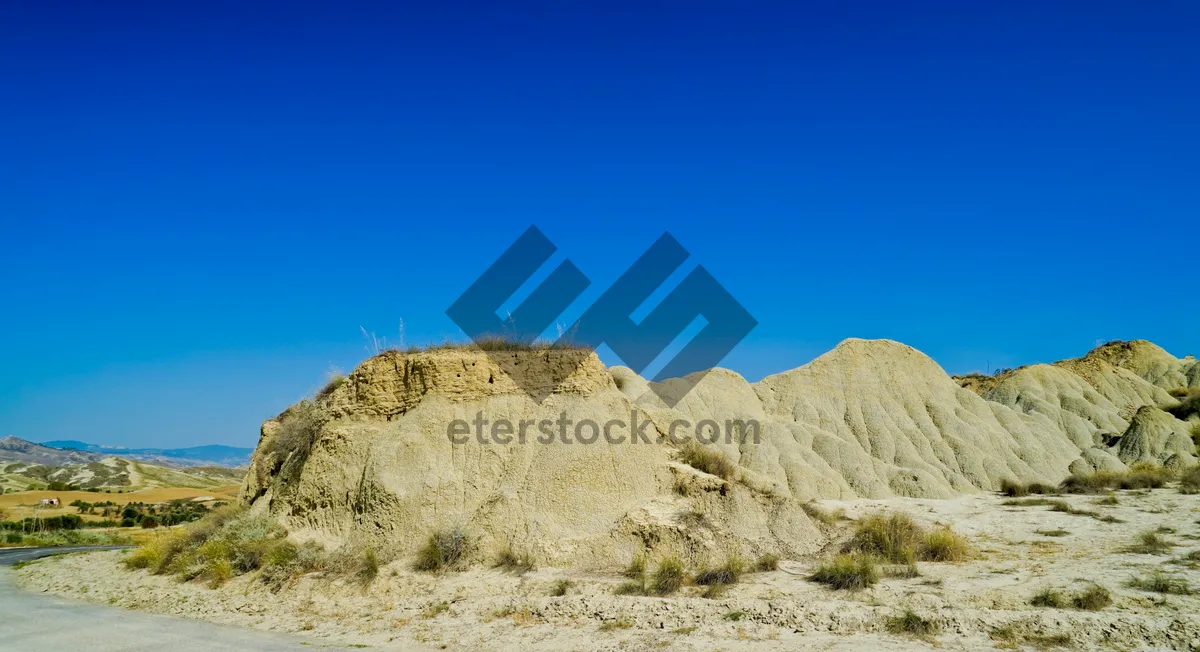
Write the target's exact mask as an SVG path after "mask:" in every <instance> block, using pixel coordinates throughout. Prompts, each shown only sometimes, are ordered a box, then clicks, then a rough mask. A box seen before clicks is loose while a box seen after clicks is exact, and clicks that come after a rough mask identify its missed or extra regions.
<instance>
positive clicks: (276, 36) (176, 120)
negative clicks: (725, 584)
mask: <svg viewBox="0 0 1200 652" xmlns="http://www.w3.org/2000/svg"><path fill="white" fill-rule="evenodd" d="M177 4H181V3H128V4H126V3H119V2H113V3H82V2H80V3H53V4H52V3H44V2H6V3H4V4H3V6H0V61H3V62H4V65H3V66H0V225H2V227H3V230H2V234H3V235H2V237H0V273H2V274H3V277H4V279H5V280H6V282H5V283H3V284H2V286H0V305H2V306H3V310H2V312H0V370H2V374H0V435H3V434H14V435H18V436H21V437H26V438H29V439H33V440H47V439H60V438H72V439H83V440H87V441H92V442H95V443H102V444H113V445H127V446H168V445H169V446H182V445H192V444H200V443H222V444H232V445H253V443H254V442H255V441H256V438H257V428H258V424H259V422H261V420H262V419H264V418H266V417H268V416H271V415H273V414H275V413H277V412H279V411H280V410H281V409H283V408H284V407H285V406H286V405H287V404H288V403H290V402H292V401H294V400H296V399H298V398H300V397H302V396H304V395H305V394H307V393H310V392H312V391H313V390H314V389H316V388H317V387H319V386H320V385H321V384H322V382H323V379H324V378H325V376H326V375H327V374H328V373H329V372H330V370H332V369H335V368H337V369H341V370H343V371H346V370H349V369H352V368H353V366H354V365H355V364H356V363H357V362H358V361H359V360H361V359H362V358H363V357H365V355H366V351H365V350H364V342H363V338H362V335H361V333H360V327H361V328H365V329H366V330H368V331H373V332H375V333H377V334H378V335H379V336H382V337H387V338H388V339H389V340H390V341H392V342H397V341H398V340H399V339H400V335H399V332H398V331H399V323H400V320H403V322H404V325H405V337H404V339H405V341H406V343H408V344H420V343H424V342H429V341H440V340H442V339H444V338H446V337H451V338H455V337H459V336H460V333H459V331H458V330H457V329H456V328H455V327H454V325H453V324H452V323H450V321H449V320H448V319H447V318H446V317H445V315H444V311H445V309H446V307H447V306H449V305H450V303H451V302H452V301H453V300H454V299H455V298H456V297H457V296H458V295H459V293H461V292H462V290H464V289H465V288H466V287H467V286H468V285H469V284H470V283H471V282H472V281H473V280H474V278H475V277H476V276H477V275H478V274H479V273H481V272H482V271H483V269H485V268H486V266H487V265H488V264H489V263H490V262H491V261H492V260H493V259H494V258H495V257H496V256H497V255H498V254H499V253H500V251H502V250H503V249H504V247H505V246H507V244H508V243H509V242H511V241H512V240H513V239H515V238H516V237H517V236H518V235H519V234H520V233H521V232H522V231H523V230H524V229H525V228H526V227H527V226H529V225H530V224H536V225H538V226H539V227H540V228H541V229H542V231H543V232H545V233H546V235H547V236H549V237H550V239H551V240H553V241H554V242H555V243H556V244H558V246H559V247H560V249H561V251H562V252H563V254H565V255H566V256H568V257H569V258H570V259H571V260H572V261H574V262H575V263H576V264H577V265H578V266H579V267H580V269H582V270H583V271H584V273H585V274H586V275H587V276H588V277H589V278H591V280H592V281H593V286H592V288H591V289H590V290H589V292H592V293H593V294H590V295H585V300H586V297H587V296H594V294H595V293H598V292H599V291H601V290H602V289H603V288H604V287H605V286H606V285H607V284H608V283H609V282H611V281H612V280H614V279H615V278H616V277H617V276H618V275H619V274H620V272H621V271H623V270H624V269H625V267H626V266H628V265H629V264H630V263H631V262H632V261H633V260H634V259H635V258H636V257H637V256H638V255H639V254H640V253H641V252H642V251H644V250H645V249H646V248H647V247H648V246H649V245H650V244H651V243H652V242H653V241H654V240H655V239H656V238H657V237H658V236H659V235H660V234H661V233H662V232H663V231H670V232H671V233H672V234H673V235H674V236H675V237H676V238H677V239H678V240H679V241H680V242H681V243H682V244H683V245H684V246H685V247H686V248H687V249H688V250H689V251H690V252H691V253H692V260H693V261H694V262H698V263H702V264H703V265H704V266H705V267H706V268H707V269H708V270H709V271H711V272H712V273H713V275H714V276H715V277H716V278H717V279H718V280H720V282H721V283H722V284H724V286H725V287H726V288H727V289H728V290H729V291H730V292H731V293H732V294H733V295H734V296H735V297H737V298H738V300H739V301H741V303H742V304H743V305H745V306H746V308H747V309H748V310H749V311H750V312H751V313H752V314H753V315H754V316H755V317H756V318H757V319H758V321H759V326H758V328H757V329H756V330H755V331H754V332H753V333H752V334H751V335H750V337H749V338H747V340H746V341H744V342H743V343H742V345H741V346H739V347H738V348H737V349H736V350H735V351H734V352H733V353H731V354H730V356H729V357H728V358H727V359H726V361H725V363H724V366H728V367H730V368H733V369H735V370H737V371H739V372H741V373H743V374H744V375H746V376H747V377H748V378H750V379H758V378H760V377H762V376H763V375H765V374H769V373H774V372H777V371H782V370H784V369H788V368H791V367H794V366H798V365H800V364H803V363H805V362H807V361H808V360H811V359H812V358H813V357H815V356H816V355H819V354H820V353H822V352H824V351H826V350H828V349H830V348H832V347H833V346H834V345H836V344H837V342H838V341H840V340H842V339H844V338H846V337H868V338H880V337H884V338H891V339H896V340H900V341H902V342H905V343H907V344H911V345H913V346H915V347H917V348H919V349H921V350H922V351H925V352H926V353H928V354H929V355H931V356H932V357H933V358H934V359H936V360H937V361H938V362H939V363H941V364H942V366H943V367H945V368H946V369H947V370H948V371H950V372H963V371H970V370H986V369H988V368H989V367H990V368H996V367H1002V366H1015V365H1019V364H1025V363H1032V362H1038V361H1050V360H1055V359H1059V358H1064V357H1071V356H1076V355H1080V354H1082V353H1084V352H1086V351H1087V350H1088V349H1089V348H1091V347H1093V346H1094V345H1095V344H1096V343H1097V342H1098V341H1104V340H1109V339H1115V338H1121V339H1132V338H1146V339H1151V340H1153V341H1155V342H1158V343H1159V344H1161V345H1163V346H1165V347H1166V348H1167V349H1168V350H1170V351H1172V352H1173V353H1175V354H1176V355H1184V354H1188V353H1195V352H1197V349H1200V338H1197V333H1198V332H1200V329H1197V323H1200V302H1197V301H1196V300H1195V298H1194V285H1195V282H1194V278H1193V277H1194V275H1195V261H1196V258H1197V256H1196V243H1197V236H1198V235H1200V227H1198V226H1197V219H1196V216H1197V214H1198V212H1200V211H1198V210H1197V209H1198V208H1200V183H1197V179H1200V121H1197V120H1196V116H1197V115H1200V85H1198V84H1197V83H1196V80H1197V78H1196V71H1197V70H1200V42H1198V41H1197V40H1196V38H1195V34H1196V33H1197V31H1198V30H1200V5H1197V4H1195V3H1188V2H1164V3H1154V4H1153V6H1149V5H1145V4H1143V5H1133V4H1130V3H1108V2H1089V3H1053V4H1054V6H1053V7H1051V6H1050V5H1048V4H1047V3H1032V2H1030V3H1025V2H1014V3H1003V4H1002V5H997V6H994V7H980V6H969V5H976V4H979V3H950V2H947V3H924V4H923V3H914V4H911V5H910V6H907V7H900V6H897V5H896V3H882V2H881V3H854V2H850V3H842V2H818V3H774V2H757V1H750V2H737V3H735V2H718V1H706V2H700V3H682V2H650V3H611V2H604V3H601V2H569V3H561V2H545V3H528V4H524V3H522V4H505V5H503V6H500V5H495V6H493V5H492V4H491V3H488V4H483V3H481V4H480V5H478V6H476V5H471V4H455V3H419V4H418V3H411V4H408V5H407V6H399V7H397V6H387V5H386V4H383V3H380V4H377V5H366V4H360V5H350V4H343V5H341V6H340V7H339V8H338V9H336V10H335V9H334V8H333V6H332V5H327V6H323V7H321V6H316V5H313V6H306V5H305V4H304V3H288V4H279V5H274V6H272V5H266V4H255V3H234V2H212V3H200V4H197V5H195V6H193V7H191V8H184V7H180V6H168V5H177ZM251 5H253V6H251Z"/></svg>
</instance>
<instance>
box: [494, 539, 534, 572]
mask: <svg viewBox="0 0 1200 652" xmlns="http://www.w3.org/2000/svg"><path fill="white" fill-rule="evenodd" d="M493 567H494V568H499V569H501V570H504V571H506V572H509V573H516V574H518V575H521V574H524V573H528V572H529V571H532V570H533V569H535V568H537V563H536V562H535V561H534V559H533V555H531V554H529V553H527V552H517V551H515V550H513V548H512V546H510V545H506V546H504V547H503V548H501V549H500V552H499V553H498V554H497V555H496V560H495V562H494V564H493Z"/></svg>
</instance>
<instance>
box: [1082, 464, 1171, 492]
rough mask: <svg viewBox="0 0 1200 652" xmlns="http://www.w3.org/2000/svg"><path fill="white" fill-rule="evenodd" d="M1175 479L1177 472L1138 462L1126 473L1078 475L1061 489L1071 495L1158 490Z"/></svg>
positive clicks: (1108, 472)
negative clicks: (1115, 490) (1118, 490)
mask: <svg viewBox="0 0 1200 652" xmlns="http://www.w3.org/2000/svg"><path fill="white" fill-rule="evenodd" d="M1174 479H1175V472H1174V471H1171V470H1170V469H1164V468H1163V467H1161V466H1158V465H1156V464H1147V463H1145V462H1138V463H1137V464H1134V465H1133V466H1132V467H1130V468H1129V470H1128V471H1124V472H1112V471H1097V472H1095V473H1077V474H1074V475H1072V476H1071V477H1069V478H1067V479H1066V480H1063V482H1062V485H1061V486H1060V488H1061V489H1062V491H1064V492H1065V493H1071V494H1096V493H1100V492H1102V491H1106V490H1109V489H1122V490H1128V489H1158V488H1160V487H1162V486H1163V485H1165V484H1167V483H1168V482H1170V481H1172V480H1174Z"/></svg>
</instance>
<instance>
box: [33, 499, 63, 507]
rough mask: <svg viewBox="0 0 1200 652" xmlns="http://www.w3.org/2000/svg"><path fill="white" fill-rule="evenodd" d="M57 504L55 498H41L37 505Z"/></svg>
mask: <svg viewBox="0 0 1200 652" xmlns="http://www.w3.org/2000/svg"><path fill="white" fill-rule="evenodd" d="M58 505H59V502H58V499H57V498H43V499H42V501H41V502H39V503H38V506H39V507H58Z"/></svg>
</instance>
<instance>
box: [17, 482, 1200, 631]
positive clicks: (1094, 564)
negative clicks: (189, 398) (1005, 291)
mask: <svg viewBox="0 0 1200 652" xmlns="http://www.w3.org/2000/svg"><path fill="white" fill-rule="evenodd" d="M1119 496H1120V504H1119V505H1115V506H1100V505H1094V504H1092V501H1093V500H1095V497H1093V496H1071V497H1064V499H1065V500H1067V501H1068V502H1070V503H1071V504H1072V505H1073V506H1075V507H1078V508H1081V509H1088V510H1092V511H1096V512H1099V513H1101V514H1111V515H1112V516H1114V517H1116V518H1118V519H1120V520H1121V521H1122V522H1119V523H1114V522H1103V521H1101V520H1099V519H1097V518H1092V517H1089V516H1084V515H1075V514H1067V513H1061V512H1053V511H1049V509H1048V508H1047V507H1009V506H1003V505H1002V504H1001V503H1002V501H1003V500H1004V499H1003V498H1001V497H998V496H996V495H994V494H975V495H968V496H962V497H959V498H955V499H951V500H919V499H889V500H881V501H870V500H856V501H824V502H823V503H821V505H822V506H823V507H824V508H826V509H830V510H833V509H838V508H842V509H844V510H845V512H846V514H847V516H848V517H850V518H856V517H858V516H861V515H864V514H867V513H871V512H873V511H877V510H880V509H885V510H895V511H903V512H906V513H908V514H910V515H912V516H914V517H916V518H918V519H920V520H922V521H926V522H930V523H935V522H936V523H944V524H947V525H950V526H952V527H953V528H954V529H955V530H956V531H958V532H960V533H962V534H964V535H966V536H967V537H968V538H970V539H971V541H972V542H973V543H974V544H975V545H976V546H977V547H978V549H979V551H980V552H979V555H978V558H977V559H976V560H974V561H969V562H965V563H961V564H934V563H922V564H920V571H921V575H920V576H919V577H916V578H910V579H885V580H883V581H881V582H880V584H879V585H877V586H875V587H873V588H871V589H867V590H864V591H859V592H853V593H851V592H845V591H832V590H829V589H827V588H825V587H823V586H820V585H817V584H814V583H811V582H808V581H806V580H805V577H806V576H807V575H808V574H809V572H810V571H811V570H812V568H813V567H814V566H815V564H816V563H817V562H818V559H803V560H789V561H785V562H783V563H782V564H781V567H780V570H778V571H773V572H769V573H758V574H753V575H750V576H747V577H745V578H743V580H742V582H741V583H739V584H738V585H737V586H735V587H733V588H732V589H731V590H730V591H729V592H728V593H726V594H725V595H724V596H723V597H721V598H718V599H704V598H701V597H699V589H696V588H695V587H692V588H688V589H685V591H683V592H682V593H681V594H679V595H678V596H675V597H671V598H652V597H628V596H616V595H613V589H614V588H615V587H616V586H617V585H619V584H621V583H622V582H623V581H624V580H623V579H622V578H620V577H618V576H617V572H616V569H614V572H613V573H612V574H611V575H584V574H578V573H572V572H569V571H564V570H560V569H539V570H537V571H534V572H531V573H528V574H526V575H524V576H513V575H509V574H505V573H502V572H500V571H497V570H484V569H480V570H473V571H469V572H463V573H452V574H448V575H445V576H440V577H439V576H430V575H425V574H419V573H414V572H412V571H410V570H408V569H407V567H406V566H405V565H404V564H402V563H400V562H397V563H394V564H392V565H390V566H388V567H386V568H384V569H383V570H382V571H381V572H380V575H379V577H378V578H377V579H376V580H375V582H374V583H373V584H372V585H371V586H370V587H368V588H366V589H364V588H362V587H360V586H358V585H356V584H354V583H352V582H347V581H343V580H329V579H324V578H321V577H320V576H319V575H313V576H308V577H305V578H302V579H300V580H298V581H297V582H295V583H294V584H293V585H292V586H290V587H289V588H286V589H285V590H284V591H283V592H281V593H279V594H272V593H270V592H269V591H268V590H267V589H266V588H265V587H264V586H263V585H262V584H261V583H260V582H258V581H257V578H256V577H255V576H253V575H250V576H245V577H241V578H237V579H235V580H234V581H231V582H229V583H228V584H226V585H225V586H224V587H222V588H220V589H216V590H213V589H209V588H206V587H205V586H203V585H200V584H179V583H177V582H175V581H174V580H173V579H171V578H167V577H156V576H151V575H148V574H146V573H145V572H143V571H126V570H124V569H123V568H122V567H121V565H120V563H119V562H120V559H121V557H122V555H123V554H125V553H123V552H103V553H93V554H89V555H72V556H65V557H59V558H54V559H49V560H45V561H41V562H38V563H35V564H32V565H30V566H27V567H25V568H23V569H21V570H20V571H19V576H20V581H21V582H22V584H23V586H24V587H25V588H27V589H29V590H33V591H44V592H49V593H54V594H58V595H62V596H69V597H74V598H76V599H80V600H86V601H91V602H99V603H105V604H112V605H117V606H120V607H125V608H130V609H142V610H147V611H151V612H156V613H166V614H176V615H182V616H187V617H191V618H198V619H202V620H207V621H211V622H216V623H223V624H233V625H241V626H246V627H253V628H257V629H261V630H269V631H278V632H290V633H299V634H301V635H303V636H308V637H312V638H313V639H314V642H315V643H318V644H319V643H322V642H324V643H334V644H349V645H367V646H372V647H382V648H388V647H392V646H405V645H411V644H413V643H417V644H425V645H429V646H432V647H435V648H442V649H450V650H460V649H461V650H477V649H494V650H521V651H522V652H527V651H531V650H557V649H564V648H565V649H602V650H642V649H672V650H731V651H734V650H795V649H806V650H807V649H814V650H816V649H819V650H864V651H865V650H871V651H872V652H877V651H881V650H915V649H929V648H933V647H936V648H939V649H950V650H986V649H1005V648H1007V649H1014V648H1016V647H1020V648H1023V649H1053V648H1054V647H1056V646H1058V647H1060V648H1063V649H1065V648H1066V647H1072V648H1074V649H1115V650H1144V649H1163V650H1191V649H1196V648H1200V597H1197V596H1176V595H1170V596H1164V595H1160V594H1157V593H1148V592H1144V591H1141V590H1138V589H1134V588H1129V587H1127V586H1126V582H1127V581H1128V580H1129V579H1130V578H1131V577H1134V576H1142V575H1144V574H1145V573H1146V572H1147V571H1149V570H1151V569H1154V568H1163V569H1165V570H1167V571H1168V572H1170V573H1172V574H1173V575H1175V576H1177V577H1181V578H1184V579H1186V580H1188V581H1189V582H1190V583H1191V584H1192V585H1193V586H1195V587H1197V589H1200V571H1198V570H1195V569H1193V568H1191V567H1190V566H1188V565H1184V564H1182V563H1179V561H1178V559H1179V558H1180V557H1181V556H1182V555H1184V554H1186V553H1188V552H1191V551H1192V550H1197V549H1200V525H1198V524H1197V520H1196V519H1197V518H1200V515H1198V514H1197V512H1200V496H1185V495H1181V494H1179V493H1178V492H1177V491H1176V490H1174V489H1170V488H1168V489H1159V490H1154V491H1151V492H1120V493H1119ZM834 527H836V528H840V529H844V530H847V531H848V530H849V528H850V522H849V521H845V522H843V523H842V524H841V525H837V526H834ZM1160 527H1163V528H1169V529H1170V530H1172V531H1171V532H1170V533H1165V534H1164V535H1163V536H1165V537H1166V538H1167V539H1168V540H1170V541H1172V542H1174V543H1175V544H1177V547H1176V548H1174V549H1173V550H1172V551H1171V553H1170V554H1167V555H1157V556H1156V555H1146V554H1134V553H1130V552H1125V551H1124V550H1123V549H1124V548H1125V547H1127V546H1129V545H1131V544H1132V543H1134V542H1135V539H1136V537H1137V535H1138V534H1139V533H1141V532H1144V531H1147V530H1154V529H1157V528H1160ZM1056 530H1061V531H1065V532H1066V534H1063V533H1061V532H1054V534H1057V535H1058V536H1050V535H1047V534H1039V531H1041V532H1053V531H1056ZM561 579H569V580H570V581H571V582H572V586H571V588H570V590H569V591H568V593H567V595H565V596H562V597H551V596H550V595H549V594H550V591H551V587H552V586H553V585H554V584H555V583H557V582H558V581H559V580H561ZM1092 583H1096V584H1099V585H1101V586H1103V587H1105V588H1107V589H1109V590H1110V591H1111V592H1112V594H1113V599H1114V604H1113V605H1112V606H1110V607H1108V608H1107V609H1104V610H1103V611H1100V612H1088V611H1078V610H1074V609H1050V608H1039V607H1033V606H1031V605H1030V604H1029V600H1030V598H1031V597H1032V596H1033V595H1034V594H1035V593H1037V592H1038V591H1040V590H1043V589H1047V588H1051V589H1059V590H1062V591H1064V592H1066V593H1068V594H1070V593H1073V592H1076V591H1079V590H1082V589H1085V588H1088V587H1089V586H1091V584H1092ZM905 609H912V610H913V611H914V612H916V613H918V614H920V615H921V616H922V617H924V618H927V619H930V620H932V621H934V622H936V623H937V624H938V625H939V626H940V633H938V634H937V635H936V636H933V637H931V638H928V639H917V638H912V637H908V636H903V635H893V634H890V633H888V631H887V619H888V618H889V617H893V616H896V615H898V614H900V613H902V612H903V611H904V610H905ZM1005 628H1007V629H1008V631H1009V632H1011V634H1010V635H1009V636H1007V637H998V634H997V630H998V629H1000V630H1003V629H1005Z"/></svg>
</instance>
